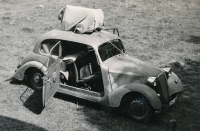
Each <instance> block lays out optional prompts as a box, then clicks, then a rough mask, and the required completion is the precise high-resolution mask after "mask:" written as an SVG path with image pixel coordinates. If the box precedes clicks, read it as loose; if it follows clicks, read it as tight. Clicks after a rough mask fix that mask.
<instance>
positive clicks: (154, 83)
mask: <svg viewBox="0 0 200 131" xmlns="http://www.w3.org/2000/svg"><path fill="white" fill-rule="evenodd" d="M147 81H148V82H149V84H151V85H153V86H156V85H157V83H156V77H149V78H148V79H147Z"/></svg>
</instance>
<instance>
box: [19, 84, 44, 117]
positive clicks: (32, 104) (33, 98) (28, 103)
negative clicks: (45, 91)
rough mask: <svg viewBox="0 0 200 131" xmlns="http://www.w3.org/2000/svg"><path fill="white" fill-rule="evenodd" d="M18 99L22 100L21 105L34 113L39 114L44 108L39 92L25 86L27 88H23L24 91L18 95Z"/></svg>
mask: <svg viewBox="0 0 200 131" xmlns="http://www.w3.org/2000/svg"><path fill="white" fill-rule="evenodd" d="M30 90H31V91H30ZM30 92H31V93H30ZM20 99H21V100H22V101H23V103H24V104H23V105H24V106H25V107H26V108H27V109H29V110H30V111H32V112H33V113H35V114H41V112H42V111H43V109H44V107H43V105H42V93H41V92H36V91H33V90H32V89H30V88H27V90H25V92H24V93H23V94H22V95H21V96H20Z"/></svg>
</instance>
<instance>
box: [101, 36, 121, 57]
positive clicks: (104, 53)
mask: <svg viewBox="0 0 200 131" xmlns="http://www.w3.org/2000/svg"><path fill="white" fill-rule="evenodd" d="M111 43H112V44H111ZM98 51H99V55H100V57H101V60H102V61H105V60H107V59H109V58H110V57H112V56H115V55H118V54H121V52H124V46H123V45H122V42H121V40H119V39H116V40H111V41H108V42H106V43H104V44H102V45H100V46H99V48H98Z"/></svg>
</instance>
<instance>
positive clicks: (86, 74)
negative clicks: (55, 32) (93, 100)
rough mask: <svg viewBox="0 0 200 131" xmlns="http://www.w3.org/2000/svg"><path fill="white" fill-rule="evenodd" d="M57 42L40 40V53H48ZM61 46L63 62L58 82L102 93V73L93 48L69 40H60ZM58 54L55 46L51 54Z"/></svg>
mask: <svg viewBox="0 0 200 131" xmlns="http://www.w3.org/2000/svg"><path fill="white" fill-rule="evenodd" d="M57 42H58V40H45V41H44V42H42V44H41V53H49V51H50V50H51V48H52V47H53V46H54V45H55V44H56V43H57ZM61 46H62V58H63V62H62V63H61V74H60V82H61V83H62V84H65V85H69V86H73V87H77V88H82V89H85V90H89V91H94V92H98V93H103V92H104V88H103V79H102V73H101V69H100V65H99V64H98V61H97V57H96V54H95V51H94V49H93V48H92V47H91V46H88V45H84V44H80V43H76V42H69V41H61ZM58 54H59V48H58V47H55V49H53V51H52V56H53V55H55V56H58ZM67 58H68V59H67ZM69 58H73V59H69ZM66 59H67V60H66Z"/></svg>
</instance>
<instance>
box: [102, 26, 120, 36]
mask: <svg viewBox="0 0 200 131" xmlns="http://www.w3.org/2000/svg"><path fill="white" fill-rule="evenodd" d="M103 30H113V34H115V32H117V36H118V37H120V36H119V30H118V28H107V29H103Z"/></svg>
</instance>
